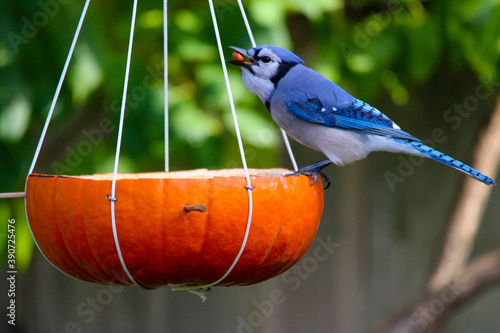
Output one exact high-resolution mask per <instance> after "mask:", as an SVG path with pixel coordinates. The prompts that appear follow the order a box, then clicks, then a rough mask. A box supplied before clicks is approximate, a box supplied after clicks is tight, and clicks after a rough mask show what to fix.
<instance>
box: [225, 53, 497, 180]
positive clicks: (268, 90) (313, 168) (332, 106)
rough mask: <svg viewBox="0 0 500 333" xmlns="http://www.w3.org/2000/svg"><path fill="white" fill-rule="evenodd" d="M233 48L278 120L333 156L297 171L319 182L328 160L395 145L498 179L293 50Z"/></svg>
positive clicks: (249, 83)
mask: <svg viewBox="0 0 500 333" xmlns="http://www.w3.org/2000/svg"><path fill="white" fill-rule="evenodd" d="M231 48H232V49H233V50H235V52H233V60H228V61H227V62H228V63H231V64H233V65H237V66H240V67H241V69H242V76H243V83H244V84H245V86H246V87H247V88H248V89H249V90H250V91H251V92H253V93H254V94H256V95H257V96H259V97H260V99H261V100H262V102H263V103H264V104H265V105H266V107H267V109H268V110H269V112H270V113H271V116H272V117H273V119H274V121H275V122H276V123H277V124H278V125H279V126H280V127H281V128H283V129H284V130H285V132H286V133H287V134H288V135H290V136H291V137H292V138H293V139H294V140H296V141H298V142H299V143H301V144H303V145H305V146H307V147H309V148H312V149H314V150H317V151H320V152H322V153H323V154H325V155H326V157H328V159H326V160H324V161H321V162H317V163H314V164H311V165H308V166H305V167H302V168H300V169H299V170H298V171H297V172H296V173H295V174H305V175H309V176H313V177H314V182H316V178H317V175H318V174H319V175H320V176H322V177H323V178H324V179H325V181H326V183H327V186H326V188H328V186H329V185H330V177H328V175H326V174H325V173H324V172H323V171H322V169H323V168H325V167H326V166H328V165H330V164H332V163H334V164H336V165H345V164H348V163H351V162H354V161H357V160H359V159H362V158H364V157H366V156H367V155H368V154H369V153H370V152H372V151H389V152H394V153H406V154H412V155H417V156H421V157H430V158H433V159H435V160H436V161H438V162H441V163H443V164H446V165H448V166H451V167H453V168H455V169H458V170H460V171H462V172H464V173H466V174H468V175H469V176H471V177H473V178H475V179H477V180H479V181H481V182H483V183H485V184H487V185H496V183H495V182H494V181H493V180H492V179H490V178H489V177H487V176H486V175H483V174H482V173H480V172H478V171H476V170H474V169H473V168H471V167H469V166H467V165H465V164H464V163H462V162H459V161H457V160H455V159H453V158H451V157H449V156H447V155H445V154H443V153H441V152H439V151H437V150H435V149H433V148H431V147H429V146H426V145H424V144H423V143H422V142H421V140H420V139H418V138H416V137H414V136H412V135H410V134H408V133H407V132H405V131H403V130H401V128H400V127H399V126H398V125H396V124H395V123H394V122H393V121H392V120H390V119H389V118H388V117H387V116H386V115H384V114H383V113H382V112H380V111H379V110H377V109H376V108H374V107H372V106H370V105H368V104H367V103H365V102H363V101H361V100H359V99H357V98H354V97H353V96H351V95H349V94H348V93H347V92H346V91H344V90H343V89H342V88H340V87H339V86H338V85H336V84H335V83H333V82H332V81H330V80H328V79H327V78H326V77H324V76H323V75H321V74H319V73H317V72H315V71H313V70H312V69H310V68H307V67H305V66H304V65H303V63H304V61H302V59H300V58H299V57H298V56H296V55H295V54H293V53H292V52H290V51H288V50H285V49H283V48H281V47H278V46H273V45H261V46H257V47H255V48H253V49H248V50H245V49H242V48H238V47H231ZM314 182H313V184H314Z"/></svg>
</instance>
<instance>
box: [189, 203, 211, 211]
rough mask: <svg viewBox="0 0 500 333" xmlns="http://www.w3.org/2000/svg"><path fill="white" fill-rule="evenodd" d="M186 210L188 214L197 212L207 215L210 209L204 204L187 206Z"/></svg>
mask: <svg viewBox="0 0 500 333" xmlns="http://www.w3.org/2000/svg"><path fill="white" fill-rule="evenodd" d="M184 210H185V211H187V212H192V211H197V212H202V213H205V212H206V211H207V210H208V207H207V206H205V205H202V204H198V205H186V206H184Z"/></svg>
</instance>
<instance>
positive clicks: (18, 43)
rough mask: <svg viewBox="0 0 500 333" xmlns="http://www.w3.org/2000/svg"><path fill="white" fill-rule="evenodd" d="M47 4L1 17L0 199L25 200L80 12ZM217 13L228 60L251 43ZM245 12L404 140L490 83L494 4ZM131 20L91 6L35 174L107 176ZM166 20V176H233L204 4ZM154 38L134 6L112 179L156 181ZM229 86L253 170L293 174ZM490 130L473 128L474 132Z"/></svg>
mask: <svg viewBox="0 0 500 333" xmlns="http://www.w3.org/2000/svg"><path fill="white" fill-rule="evenodd" d="M48 2H50V3H52V4H53V6H52V7H48V8H49V9H47V8H44V7H43V6H41V5H40V2H39V1H38V0H24V1H3V2H2V4H1V5H0V6H1V7H0V8H1V9H0V28H1V30H0V31H1V33H0V161H1V163H0V175H1V177H0V192H7V191H22V190H23V187H24V182H25V178H26V174H27V172H28V169H29V166H30V163H31V160H32V158H33V154H34V150H35V147H36V143H37V141H38V138H39V136H40V133H41V129H42V127H43V124H44V121H45V117H46V115H47V112H48V110H49V105H50V102H51V99H52V97H53V94H54V91H55V88H56V85H57V82H58V79H59V75H60V72H61V70H62V67H63V64H64V59H65V57H66V54H67V52H68V49H69V45H70V43H71V38H72V36H73V33H74V30H75V28H76V23H77V20H78V17H79V13H80V11H81V9H82V6H83V1H55V0H54V1H48ZM215 5H216V10H217V13H218V19H219V24H220V29H221V34H222V38H223V43H224V46H225V47H226V51H227V52H226V58H229V57H230V53H231V51H230V50H229V49H227V46H230V45H236V46H240V47H245V48H248V47H250V42H249V40H248V37H247V34H246V31H245V29H244V26H243V24H242V21H241V16H240V13H239V9H238V7H237V5H236V1H229V0H223V1H220V0H219V1H218V0H216V1H215ZM245 5H246V7H247V10H248V14H249V18H250V24H251V26H252V27H253V29H254V34H255V38H256V40H257V42H258V44H275V45H280V46H283V47H285V48H289V49H291V50H293V51H294V52H296V53H297V54H298V55H299V56H301V57H302V58H303V59H305V60H306V62H307V65H308V66H310V67H312V68H314V69H316V70H318V71H319V72H321V73H323V74H324V75H326V76H327V77H329V78H330V79H332V80H334V81H335V82H337V83H338V84H339V85H341V86H343V87H344V88H346V89H347V90H348V91H349V92H351V93H352V94H353V95H356V96H357V97H359V98H361V99H363V100H365V101H367V102H369V103H371V104H374V105H377V103H382V102H383V103H384V104H385V105H391V104H392V105H397V106H398V107H399V109H398V108H396V107H395V109H398V110H400V111H401V114H398V115H397V116H394V115H391V118H393V119H394V120H396V121H397V122H398V123H400V125H407V126H402V127H403V128H413V130H414V131H415V130H417V132H418V128H419V127H420V126H423V124H420V123H419V119H421V117H420V116H419V114H420V113H421V112H431V111H423V110H427V109H428V106H429V105H432V101H433V100H439V99H440V94H443V93H445V94H453V93H455V92H454V91H449V89H448V87H447V86H446V84H447V83H448V82H450V81H453V80H455V79H462V78H463V77H464V74H463V73H466V74H465V75H466V76H467V75H468V77H470V78H471V79H472V80H477V78H478V77H482V78H484V79H485V80H487V81H492V82H497V81H498V79H499V69H500V68H499V56H500V4H499V2H498V1H495V0H481V1H478V0H456V1H417V0H407V1H372V0H360V1H341V0H292V1H290V0H253V1H246V2H245ZM131 7H132V2H131V1H95V2H94V3H91V6H90V10H89V13H88V17H87V21H86V23H85V25H84V29H83V31H82V35H81V39H80V42H79V43H78V46H77V49H76V52H75V56H74V61H73V62H72V65H71V67H70V71H69V74H68V78H67V80H66V82H65V84H64V87H63V89H62V92H61V96H60V99H59V103H58V105H57V108H56V112H55V114H54V118H53V121H52V123H51V126H50V128H49V132H48V135H47V138H46V143H45V144H44V146H43V149H42V151H41V155H40V158H39V161H38V164H37V167H36V169H35V171H36V172H38V173H64V174H75V175H76V174H89V173H103V172H110V171H112V165H113V158H114V149H115V146H116V135H117V131H116V124H117V123H118V118H119V114H118V112H117V110H118V109H119V102H120V98H121V93H122V88H123V75H124V68H125V61H126V48H127V41H128V30H129V24H130V23H129V20H130V14H131ZM40 12H42V13H45V17H47V18H48V19H47V21H46V22H44V21H43V20H42V19H43V15H42V14H40ZM37 15H38V16H37ZM168 15H169V31H170V34H169V97H170V99H169V109H170V119H171V122H170V131H171V137H170V139H171V145H170V149H171V150H170V158H171V169H172V170H182V169H194V168H227V167H229V168H232V167H239V166H240V164H239V163H240V162H239V160H240V159H239V155H238V149H237V144H236V139H235V136H234V129H233V125H232V122H231V117H230V114H229V111H228V103H227V96H226V93H225V86H224V82H223V77H222V72H221V68H220V63H219V59H218V53H217V49H216V44H215V38H214V33H213V27H212V22H211V20H210V16H209V11H208V7H207V3H206V2H205V1H200V0H191V1H178V0H171V1H169V14H168ZM42 23H43V24H42ZM162 38H163V37H162V12H161V2H160V1H151V0H144V1H140V2H139V9H138V20H137V29H136V35H135V43H134V52H133V60H132V68H131V77H130V83H129V102H128V105H127V118H126V120H125V130H124V137H123V149H122V154H121V162H120V172H143V171H158V170H162V168H163V123H162V119H163V115H162V112H163V85H162V84H163V80H162V78H161V77H162V72H163V66H162V57H163V55H162ZM230 79H231V82H232V84H233V92H234V96H235V100H236V104H237V106H238V112H239V120H240V123H241V125H242V126H241V130H242V135H243V140H244V142H245V147H246V149H247V154H248V159H249V165H250V166H251V167H257V168H268V167H275V166H279V165H284V166H289V164H288V162H280V161H281V158H280V153H281V151H282V144H281V140H280V133H279V130H278V128H277V127H276V126H275V125H274V123H273V122H272V120H271V118H270V117H269V115H268V113H267V110H266V109H265V107H264V106H263V105H262V103H261V102H260V101H259V100H258V98H256V97H255V96H253V95H251V94H250V93H249V92H247V91H246V90H245V89H244V87H243V86H242V83H241V82H240V81H241V80H240V72H239V70H238V69H237V68H232V69H230ZM429 86H431V87H439V88H440V89H435V90H434V94H433V95H428V96H426V98H425V100H420V99H419V98H418V97H414V96H421V94H417V93H415V92H419V91H422V90H424V89H425V87H429ZM457 98H459V97H457ZM440 116H441V114H439V115H436V116H435V117H434V118H435V119H436V121H438V122H439V121H442V119H441V118H440ZM487 116H488V114H487V112H486V113H483V114H482V116H481V117H482V118H481V119H483V122H484V121H485V120H486V119H487ZM103 121H105V122H106V123H107V124H108V127H107V128H111V127H112V128H113V129H114V130H113V131H111V130H110V131H106V133H105V132H104V131H102V130H101V131H100V133H101V134H102V140H101V139H100V138H99V136H98V135H97V136H96V137H94V139H95V142H98V143H96V144H93V143H92V144H91V146H90V148H89V147H88V146H87V147H84V146H82V142H83V141H87V142H89V139H88V136H86V135H85V133H87V134H88V133H95V131H96V130H99V128H100V127H99V126H100V124H102V122H103ZM109 124H111V125H109ZM408 124H411V125H412V126H411V127H409V126H408ZM438 124H439V123H438ZM85 148H89V149H87V150H85ZM79 149H80V150H81V151H84V152H85V154H83V155H85V156H81V155H82V154H80V157H82V158H81V161H80V160H79V159H78V158H75V156H74V153H72V152H74V151H78V150H79ZM87 152H88V153H87ZM299 161H301V159H300V158H299ZM302 162H303V161H302ZM302 164H304V163H302ZM23 211H24V202H23V201H22V200H20V199H16V200H3V201H1V202H0V230H1V231H0V244H2V243H4V242H5V237H4V235H5V233H4V231H6V230H7V228H6V223H7V220H8V218H12V216H16V217H18V219H19V220H18V223H17V232H18V234H17V235H18V236H17V237H18V248H17V251H18V265H19V266H20V268H26V267H27V265H28V264H29V260H30V258H31V254H32V251H33V243H32V241H31V235H30V233H29V230H28V228H27V225H26V221H24V220H22V218H21V217H22V216H24V213H23ZM0 248H1V249H2V251H4V250H5V246H4V245H1V246H0ZM0 257H1V258H5V255H3V254H1V255H0Z"/></svg>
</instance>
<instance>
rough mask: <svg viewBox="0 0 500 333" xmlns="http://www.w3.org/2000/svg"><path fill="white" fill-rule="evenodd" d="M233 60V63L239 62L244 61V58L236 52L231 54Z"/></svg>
mask: <svg viewBox="0 0 500 333" xmlns="http://www.w3.org/2000/svg"><path fill="white" fill-rule="evenodd" d="M233 59H234V60H235V61H239V62H243V61H245V57H244V56H243V54H241V53H239V52H236V51H234V52H233Z"/></svg>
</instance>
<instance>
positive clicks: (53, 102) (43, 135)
mask: <svg viewBox="0 0 500 333" xmlns="http://www.w3.org/2000/svg"><path fill="white" fill-rule="evenodd" d="M89 4H90V0H86V1H85V5H84V6H83V10H82V14H81V15H80V21H79V22H78V26H77V28H76V31H75V35H74V36H73V42H72V43H71V47H70V49H69V52H68V56H67V57H66V63H65V64H64V68H63V71H62V73H61V77H60V78H59V83H58V84H57V88H56V92H55V94H54V98H53V99H52V104H51V105H50V110H49V113H48V115H47V119H46V120H45V125H44V127H43V131H42V134H41V135H40V140H39V141H38V146H37V147H36V151H35V156H34V157H33V161H32V162H31V167H30V169H29V172H28V176H27V177H26V184H25V188H24V192H25V193H26V187H27V186H28V178H29V176H30V174H32V173H33V169H34V168H35V164H36V161H37V159H38V155H39V154H40V150H41V148H42V144H43V141H44V139H45V135H46V134H47V129H48V127H49V123H50V120H51V118H52V114H53V113H54V108H55V106H56V104H57V100H58V99H59V93H60V91H61V87H62V84H63V82H64V78H65V77H66V72H67V71H68V67H69V64H70V62H71V58H72V56H73V51H74V50H75V45H76V42H77V40H78V37H79V36H80V31H81V30H82V25H83V21H84V20H85V16H86V15H87V9H88V8H89ZM26 201H27V199H26V195H24V209H25V213H26V220H27V221H28V227H29V228H30V232H31V236H32V237H33V240H34V241H35V244H36V247H37V248H38V250H40V253H41V254H42V255H43V257H44V258H45V260H47V261H48V262H49V263H50V264H51V265H52V266H54V267H55V268H56V269H57V270H58V271H60V272H62V273H63V274H65V275H67V276H69V277H72V278H75V277H74V276H71V275H69V274H68V273H66V272H65V271H63V270H62V269H60V268H59V267H57V266H56V265H54V264H53V263H52V261H50V260H49V259H48V258H47V257H46V256H45V254H44V253H43V251H42V249H41V248H40V246H39V245H38V242H37V240H36V238H35V234H33V230H32V229H31V224H30V221H29V218H28V205H27V202H26Z"/></svg>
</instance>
